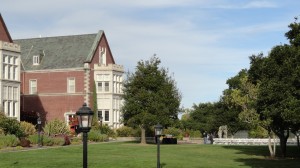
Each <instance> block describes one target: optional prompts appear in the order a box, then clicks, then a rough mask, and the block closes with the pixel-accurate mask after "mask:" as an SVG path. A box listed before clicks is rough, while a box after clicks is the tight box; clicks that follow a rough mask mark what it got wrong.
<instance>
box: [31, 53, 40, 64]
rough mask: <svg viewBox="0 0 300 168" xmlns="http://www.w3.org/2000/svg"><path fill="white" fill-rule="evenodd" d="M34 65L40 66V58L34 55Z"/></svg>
mask: <svg viewBox="0 0 300 168" xmlns="http://www.w3.org/2000/svg"><path fill="white" fill-rule="evenodd" d="M32 64H33V65H40V56H38V55H34V56H33V57H32Z"/></svg>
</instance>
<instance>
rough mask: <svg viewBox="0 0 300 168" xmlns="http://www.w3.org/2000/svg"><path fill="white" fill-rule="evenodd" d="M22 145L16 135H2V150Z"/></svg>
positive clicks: (0, 139) (0, 140)
mask: <svg viewBox="0 0 300 168" xmlns="http://www.w3.org/2000/svg"><path fill="white" fill-rule="evenodd" d="M19 143H20V140H19V139H18V138H17V137H16V136H15V135H10V134H8V135H0V148H3V147H14V146H17V145H18V144H19Z"/></svg>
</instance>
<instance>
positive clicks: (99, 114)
mask: <svg viewBox="0 0 300 168" xmlns="http://www.w3.org/2000/svg"><path fill="white" fill-rule="evenodd" d="M101 118H102V111H98V121H100V120H101ZM102 119H103V118H102Z"/></svg>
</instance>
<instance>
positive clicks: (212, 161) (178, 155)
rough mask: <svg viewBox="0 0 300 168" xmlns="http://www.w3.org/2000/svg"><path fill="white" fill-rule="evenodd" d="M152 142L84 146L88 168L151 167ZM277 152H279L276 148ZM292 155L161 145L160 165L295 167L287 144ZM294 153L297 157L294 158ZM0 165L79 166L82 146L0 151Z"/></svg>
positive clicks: (153, 156) (261, 150)
mask: <svg viewBox="0 0 300 168" xmlns="http://www.w3.org/2000/svg"><path fill="white" fill-rule="evenodd" d="M156 149H157V148H156V145H155V144H148V145H140V144H137V143H128V142H127V143H98V144H89V145H88V164H89V165H88V167H89V168H101V167H103V168H111V167H113V168H123V167H124V168H155V167H156ZM278 152H279V151H278ZM288 152H289V153H291V154H293V156H294V158H292V157H288V158H287V159H275V160H270V159H267V157H266V156H268V148H267V147H266V146H216V145H198V144H186V145H161V164H162V168H200V167H202V168H210V167H211V168H216V167H222V168H223V167H225V168H226V167H228V168H234V167H253V168H267V167H271V168H280V167H282V168H283V167H288V168H293V167H299V164H300V159H299V151H298V150H297V147H289V148H288ZM295 156H296V157H297V159H295ZM0 167H1V168H10V167H20V168H29V167H30V168H44V167H49V168H59V167H61V168H68V167H70V168H80V167H82V146H81V145H78V146H66V147H57V148H42V149H38V150H29V151H14V152H13V151H11V152H5V151H0Z"/></svg>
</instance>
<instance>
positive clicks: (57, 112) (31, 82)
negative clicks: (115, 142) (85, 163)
mask: <svg viewBox="0 0 300 168" xmlns="http://www.w3.org/2000/svg"><path fill="white" fill-rule="evenodd" d="M14 42H15V43H17V44H19V45H20V46H21V59H22V65H23V66H22V70H21V81H22V87H21V111H22V112H24V113H30V112H31V113H39V114H40V115H41V116H42V118H43V121H49V120H53V119H55V118H58V119H64V120H65V121H66V122H67V123H68V122H69V121H70V119H71V118H74V117H75V113H76V111H77V110H78V108H80V107H81V106H82V104H83V103H84V102H86V103H87V105H88V106H90V108H92V109H93V107H94V105H93V102H94V100H93V92H94V91H95V92H96V93H97V100H96V101H95V102H97V107H98V109H97V112H98V116H99V120H100V118H101V117H102V118H103V124H107V125H109V126H110V127H112V128H119V127H120V126H121V122H120V117H121V114H120V107H121V104H122V98H121V95H122V82H123V73H124V68H123V66H121V65H117V64H116V63H115V60H114V58H113V55H112V52H111V50H110V47H109V45H108V42H107V39H106V36H105V34H104V31H99V32H98V33H97V34H85V35H72V36H59V37H43V38H32V39H20V40H14ZM94 88H95V90H94Z"/></svg>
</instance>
